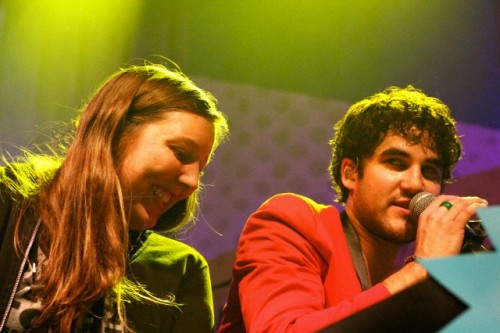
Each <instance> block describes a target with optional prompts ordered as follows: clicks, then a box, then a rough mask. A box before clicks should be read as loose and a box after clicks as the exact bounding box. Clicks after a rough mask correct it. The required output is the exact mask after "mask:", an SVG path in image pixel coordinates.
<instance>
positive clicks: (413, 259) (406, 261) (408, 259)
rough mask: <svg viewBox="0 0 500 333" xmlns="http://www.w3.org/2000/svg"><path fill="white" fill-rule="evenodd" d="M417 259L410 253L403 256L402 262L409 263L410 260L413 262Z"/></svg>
mask: <svg viewBox="0 0 500 333" xmlns="http://www.w3.org/2000/svg"><path fill="white" fill-rule="evenodd" d="M415 260H417V257H416V256H415V255H411V256H408V257H406V258H405V261H404V264H405V265H406V264H409V263H410V262H413V261H415Z"/></svg>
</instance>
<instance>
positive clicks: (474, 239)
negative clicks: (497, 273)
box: [409, 192, 488, 253]
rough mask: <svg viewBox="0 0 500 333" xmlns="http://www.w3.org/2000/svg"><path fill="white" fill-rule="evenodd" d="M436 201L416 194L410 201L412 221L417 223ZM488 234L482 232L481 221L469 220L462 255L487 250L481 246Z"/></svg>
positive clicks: (422, 194) (432, 195)
mask: <svg viewBox="0 0 500 333" xmlns="http://www.w3.org/2000/svg"><path fill="white" fill-rule="evenodd" d="M434 199H436V196H435V195H434V194H432V193H429V192H420V193H417V194H416V195H415V196H414V197H413V198H412V199H411V201H410V205H409V209H410V213H411V216H410V218H411V219H412V220H413V221H417V220H418V217H419V216H420V214H421V213H422V212H423V211H424V210H425V209H426V208H427V207H429V205H430V204H431V203H432V202H433V201H434ZM487 236H488V234H487V233H486V231H485V230H484V228H483V226H482V224H481V220H471V221H469V222H467V224H466V226H465V236H464V241H463V243H462V251H461V252H462V253H468V252H484V251H488V249H487V248H486V247H485V246H484V245H483V242H484V240H485V239H486V237H487Z"/></svg>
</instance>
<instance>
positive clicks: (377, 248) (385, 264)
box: [347, 212, 412, 285]
mask: <svg viewBox="0 0 500 333" xmlns="http://www.w3.org/2000/svg"><path fill="white" fill-rule="evenodd" d="M347 213H348V214H349V212H347ZM349 218H350V220H351V223H352V225H353V227H354V229H355V230H356V233H357V234H358V237H359V241H360V245H361V250H362V251H363V257H364V259H365V262H366V268H367V269H368V274H369V276H370V281H371V284H372V285H375V284H377V283H379V282H381V281H383V280H384V279H385V278H386V277H388V276H389V275H391V274H392V273H394V272H395V271H396V270H397V269H399V268H400V267H399V265H400V261H401V260H400V259H401V258H404V257H405V256H406V254H407V253H409V254H411V253H412V249H411V246H412V244H411V243H408V244H396V243H393V242H389V241H386V240H384V239H381V238H380V237H377V236H375V235H373V234H372V233H370V232H369V231H367V230H366V229H365V228H364V227H363V225H362V224H361V223H359V221H357V220H356V218H355V217H354V216H352V214H349Z"/></svg>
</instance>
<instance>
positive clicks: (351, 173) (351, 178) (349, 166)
mask: <svg viewBox="0 0 500 333" xmlns="http://www.w3.org/2000/svg"><path fill="white" fill-rule="evenodd" d="M340 175H341V179H342V184H343V185H344V186H345V187H346V188H347V189H349V190H350V189H352V187H353V185H354V183H355V182H356V180H357V179H358V166H357V165H356V162H354V161H353V160H351V159H350V158H347V157H345V158H344V159H343V160H342V163H341V165H340Z"/></svg>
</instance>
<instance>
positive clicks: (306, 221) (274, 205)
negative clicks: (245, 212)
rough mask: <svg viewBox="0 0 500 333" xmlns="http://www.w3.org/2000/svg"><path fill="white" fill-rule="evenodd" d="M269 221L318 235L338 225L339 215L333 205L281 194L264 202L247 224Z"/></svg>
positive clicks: (300, 196)
mask: <svg viewBox="0 0 500 333" xmlns="http://www.w3.org/2000/svg"><path fill="white" fill-rule="evenodd" d="M252 220H253V221H252ZM270 221H275V222H276V221H277V222H279V223H280V224H286V225H288V226H289V227H291V228H293V229H296V230H299V231H300V232H301V233H305V234H318V233H321V232H323V231H324V232H329V230H330V229H331V228H332V227H333V226H334V225H336V224H340V213H339V211H338V209H337V208H336V207H335V206H333V205H325V204H321V203H318V202H316V201H314V200H313V199H311V198H308V197H305V196H302V195H299V194H295V193H281V194H277V195H275V196H273V197H271V198H269V199H268V200H267V201H266V202H264V203H263V204H262V206H261V207H260V208H259V209H258V210H257V211H256V212H255V213H254V214H253V215H252V217H251V218H250V219H249V223H251V224H252V223H258V224H259V225H262V224H267V222H270Z"/></svg>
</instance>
